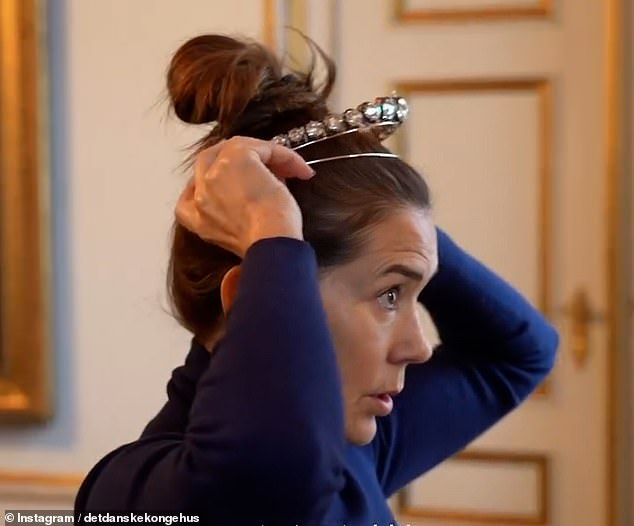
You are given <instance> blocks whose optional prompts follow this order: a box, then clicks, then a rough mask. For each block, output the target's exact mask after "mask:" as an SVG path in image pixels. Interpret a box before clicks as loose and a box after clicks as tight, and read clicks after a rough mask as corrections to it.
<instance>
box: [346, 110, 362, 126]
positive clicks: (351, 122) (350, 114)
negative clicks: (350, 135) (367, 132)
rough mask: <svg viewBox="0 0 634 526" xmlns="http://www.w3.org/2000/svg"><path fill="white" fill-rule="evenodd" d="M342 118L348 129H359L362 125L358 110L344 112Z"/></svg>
mask: <svg viewBox="0 0 634 526" xmlns="http://www.w3.org/2000/svg"><path fill="white" fill-rule="evenodd" d="M343 118H344V119H345V121H346V123H347V124H348V126H349V127H350V128H359V127H361V125H362V124H363V113H361V112H360V111H359V110H354V109H349V110H346V111H345V112H344V114H343Z"/></svg>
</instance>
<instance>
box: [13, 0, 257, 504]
mask: <svg viewBox="0 0 634 526" xmlns="http://www.w3.org/2000/svg"><path fill="white" fill-rule="evenodd" d="M48 6H49V22H50V34H49V49H50V54H51V71H50V77H51V78H50V82H51V90H52V102H51V104H52V115H51V121H52V132H51V142H52V150H53V151H52V164H53V166H52V179H53V200H54V203H53V223H52V226H51V229H52V236H53V238H52V241H53V245H54V247H55V251H54V284H55V291H54V305H53V307H54V313H55V319H54V342H53V343H54V345H53V346H54V348H55V353H56V354H55V358H54V363H55V364H56V371H55V384H56V385H55V390H56V392H57V400H56V409H55V416H54V418H53V419H52V420H51V422H50V423H49V424H48V425H44V426H40V427H34V428H32V429H29V430H14V431H3V433H2V436H0V471H5V472H7V471H8V472H13V471H26V470H28V471H34V472H49V473H55V474H57V473H76V474H82V473H84V472H85V471H86V470H87V469H88V468H89V467H91V466H92V465H93V464H94V463H95V462H96V460H98V458H99V457H100V456H102V455H103V454H105V453H106V452H107V451H108V450H110V449H112V448H114V447H115V446H117V445H119V444H121V443H123V442H125V441H129V440H133V439H134V438H135V437H136V436H137V435H138V433H139V432H140V430H141V429H142V427H143V425H144V423H145V422H146V421H147V420H149V418H151V417H152V416H153V414H154V413H155V412H156V411H157V410H158V409H159V407H160V406H161V404H162V403H163V401H164V399H165V383H166V381H167V379H168V378H169V374H170V372H171V369H172V368H173V367H174V366H176V365H178V364H179V363H181V361H182V359H183V358H184V356H185V354H186V352H187V350H188V339H189V337H188V335H187V334H186V333H185V332H184V331H183V330H181V329H180V328H179V327H178V326H177V324H176V323H175V322H174V321H173V320H172V319H171V317H170V315H169V314H168V313H167V312H166V308H165V307H166V302H165V299H164V298H165V294H164V289H165V286H164V283H165V268H166V261H167V253H168V230H169V227H170V224H171V220H172V209H173V204H174V202H175V199H176V197H177V195H178V191H179V189H180V187H181V185H182V184H183V182H184V180H185V175H183V174H180V173H179V171H178V169H177V168H178V163H179V162H180V161H181V160H182V158H183V155H182V152H181V150H180V148H182V147H183V146H185V145H187V144H189V143H191V142H192V141H193V140H194V139H195V138H197V137H198V133H194V132H188V131H184V130H183V128H182V127H180V126H178V125H177V124H175V120H174V119H173V118H172V119H171V120H168V119H166V117H165V113H166V105H165V104H159V102H160V100H161V96H162V95H163V86H164V77H165V71H166V67H167V64H168V61H169V59H170V56H171V54H172V53H173V52H174V51H175V50H176V48H177V47H178V46H179V44H180V43H182V42H183V41H184V40H185V39H187V38H188V37H191V36H194V35H196V34H199V33H202V32H217V31H228V32H232V33H233V32H241V33H246V34H249V35H251V36H255V37H261V35H262V30H263V27H264V23H263V20H264V17H263V14H264V1H263V0H232V1H231V2H225V1H220V0H179V1H178V2H175V1H173V0H134V1H129V0H49V1H48ZM1 501H2V498H1V497H0V504H1V503H2V502H1Z"/></svg>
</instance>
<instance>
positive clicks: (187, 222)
mask: <svg viewBox="0 0 634 526" xmlns="http://www.w3.org/2000/svg"><path fill="white" fill-rule="evenodd" d="M195 184H196V183H195V179H194V178H193V177H190V178H189V181H188V182H187V186H185V188H184V189H183V191H182V192H181V195H180V197H179V198H178V202H177V203H176V210H175V214H176V220H177V221H178V222H179V223H180V224H181V225H183V226H184V227H185V228H186V229H187V230H189V231H191V232H195V231H196V227H197V225H198V223H199V219H200V218H199V214H198V210H197V208H196V205H195V203H194V190H195Z"/></svg>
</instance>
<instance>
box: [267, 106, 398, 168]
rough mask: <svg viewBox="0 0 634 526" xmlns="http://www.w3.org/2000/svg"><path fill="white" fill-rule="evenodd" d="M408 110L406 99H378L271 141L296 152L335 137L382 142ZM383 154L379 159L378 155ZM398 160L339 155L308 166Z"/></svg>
mask: <svg viewBox="0 0 634 526" xmlns="http://www.w3.org/2000/svg"><path fill="white" fill-rule="evenodd" d="M408 113H409V108H408V106H407V101H406V100H405V99H404V98H403V97H399V96H396V95H393V96H391V97H377V98H376V99H374V101H373V102H364V103H362V104H359V105H358V106H357V107H356V108H350V109H347V110H346V111H344V112H343V113H332V114H329V115H327V116H326V117H325V118H324V119H322V120H320V121H310V122H309V123H308V124H305V125H304V126H300V127H298V128H293V129H292V130H289V131H288V132H287V133H282V134H280V135H276V136H275V137H273V139H271V140H272V141H273V142H275V143H277V144H281V145H283V146H286V147H288V148H292V149H293V150H299V149H301V148H305V147H306V146H309V145H311V144H315V143H318V142H321V141H326V140H328V139H332V138H334V137H339V136H341V135H346V134H348V133H355V132H360V131H369V132H372V133H374V134H375V136H376V137H377V138H378V139H379V140H380V141H382V140H384V139H386V138H387V137H389V136H390V135H392V134H393V133H394V132H395V131H396V129H397V128H398V127H399V126H400V125H401V124H402V123H403V122H404V121H405V119H407V114H408ZM379 154H380V155H379ZM371 156H372V157H398V156H396V155H394V154H386V153H384V152H367V153H365V154H362V155H361V154H350V155H339V156H336V157H328V158H324V159H315V160H313V161H310V162H309V164H311V163H312V164H316V163H318V162H324V161H330V160H335V159H349V158H354V157H371Z"/></svg>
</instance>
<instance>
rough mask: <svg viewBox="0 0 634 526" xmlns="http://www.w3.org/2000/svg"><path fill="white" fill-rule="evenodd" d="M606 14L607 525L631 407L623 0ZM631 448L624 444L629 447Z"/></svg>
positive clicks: (607, 5)
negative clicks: (627, 385) (624, 368)
mask: <svg viewBox="0 0 634 526" xmlns="http://www.w3.org/2000/svg"><path fill="white" fill-rule="evenodd" d="M603 5H604V12H605V26H604V28H605V42H604V46H605V48H604V53H605V71H604V75H605V85H604V87H605V97H606V98H605V114H606V117H605V119H606V120H605V145H604V148H605V159H606V165H605V184H606V202H605V214H606V217H607V220H606V245H605V251H606V273H605V276H606V281H607V282H606V294H607V298H606V306H607V308H606V315H607V336H606V340H607V341H606V350H607V360H608V363H607V375H608V378H607V382H608V383H607V386H608V391H607V397H608V407H607V419H606V421H607V426H606V427H607V429H606V433H607V438H608V439H607V457H608V458H607V472H606V475H605V476H606V484H605V485H606V492H607V495H606V499H607V510H606V524H607V525H608V526H616V525H617V523H618V521H619V506H620V505H621V504H622V502H621V499H624V498H627V497H626V496H625V495H624V493H623V492H622V491H621V489H622V488H621V487H620V486H621V484H620V482H619V480H618V476H619V461H621V462H623V461H624V460H625V459H622V458H620V456H621V454H622V451H621V450H620V449H619V441H621V442H622V438H623V437H622V435H621V434H622V432H623V431H622V428H621V426H620V425H619V417H620V416H621V415H623V414H624V413H625V412H626V411H625V410H623V409H622V408H623V407H628V406H627V405H625V404H628V401H627V400H622V399H621V398H620V396H622V395H620V393H623V392H624V389H623V387H622V385H621V383H622V381H623V380H622V379H621V377H620V375H619V374H618V368H619V366H620V360H619V357H618V354H619V353H618V349H620V348H621V347H622V345H623V335H624V333H625V329H626V325H625V319H624V316H625V315H626V312H625V311H626V309H625V307H624V305H625V303H626V300H623V301H621V298H622V295H623V294H624V292H623V291H626V290H627V288H626V286H625V279H624V269H623V267H622V262H623V261H624V259H625V253H626V248H625V241H624V237H625V235H626V232H627V228H626V226H625V225H624V224H623V222H622V221H621V214H622V212H623V206H624V203H623V201H622V200H621V198H620V197H619V196H620V195H624V192H623V191H622V189H623V188H625V187H626V182H625V174H624V173H623V170H622V169H621V161H622V159H623V157H622V153H623V135H622V130H623V128H622V122H621V115H622V114H623V90H622V86H623V70H622V64H623V57H622V49H623V42H624V41H623V31H622V26H621V23H622V20H623V15H624V11H626V10H625V9H624V2H623V0H604V3H603ZM628 446H629V444H627V445H624V447H628Z"/></svg>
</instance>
